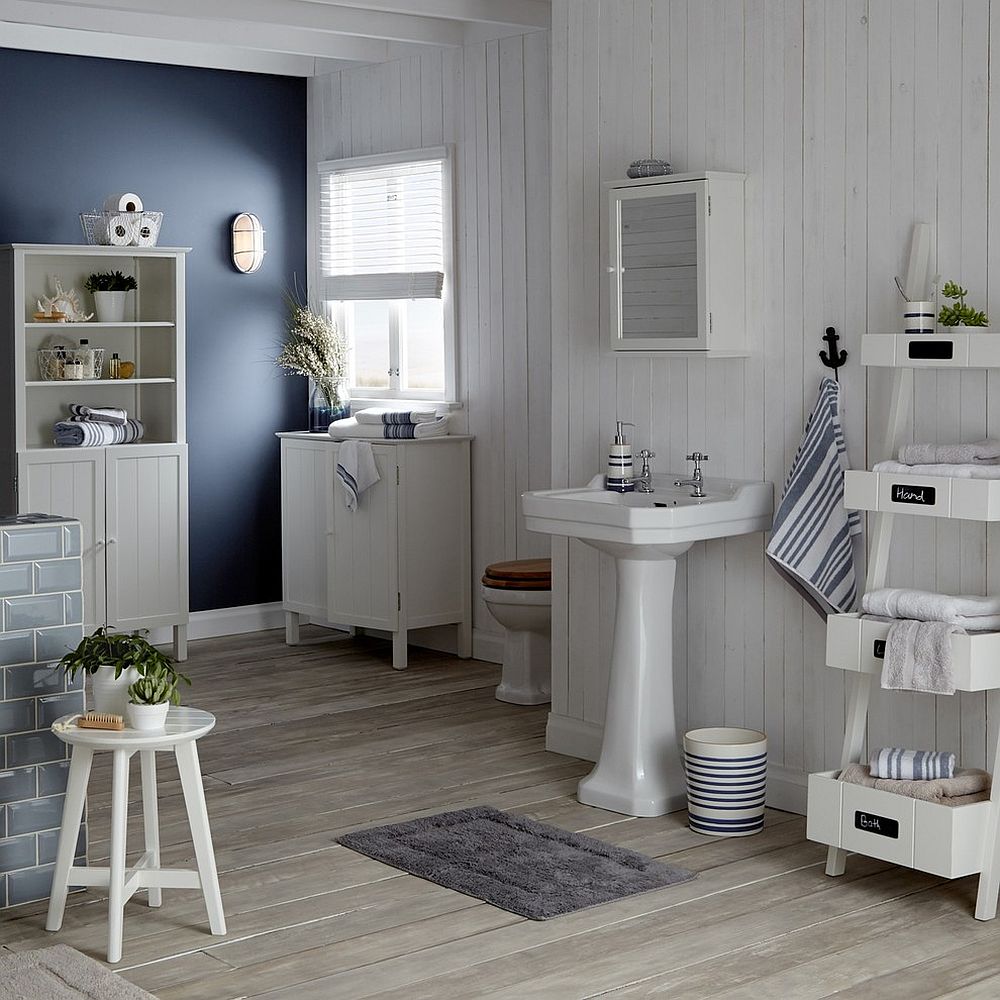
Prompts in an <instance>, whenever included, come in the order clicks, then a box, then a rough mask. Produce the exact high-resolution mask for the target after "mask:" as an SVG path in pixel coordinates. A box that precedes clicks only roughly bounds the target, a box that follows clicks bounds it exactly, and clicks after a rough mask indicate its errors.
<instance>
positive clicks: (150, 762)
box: [139, 750, 163, 906]
mask: <svg viewBox="0 0 1000 1000" xmlns="http://www.w3.org/2000/svg"><path fill="white" fill-rule="evenodd" d="M139 763H140V765H141V768H142V831H143V835H144V840H145V844H146V853H147V854H148V855H149V867H150V868H151V869H154V868H159V867H160V820H159V815H158V808H157V804H156V751H155V750H140V751H139ZM147 893H148V898H149V905H150V906H159V905H160V904H161V903H162V902H163V897H162V894H161V891H160V889H159V888H154V887H153V886H150V887H149V889H148V890H147Z"/></svg>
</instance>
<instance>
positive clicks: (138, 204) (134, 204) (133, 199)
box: [104, 191, 142, 212]
mask: <svg viewBox="0 0 1000 1000" xmlns="http://www.w3.org/2000/svg"><path fill="white" fill-rule="evenodd" d="M104 211H105V212H141V211H142V199H141V198H140V197H139V196H138V195H137V194H135V193H134V192H133V191H125V192H123V193H122V194H109V195H108V196H107V198H105V199H104Z"/></svg>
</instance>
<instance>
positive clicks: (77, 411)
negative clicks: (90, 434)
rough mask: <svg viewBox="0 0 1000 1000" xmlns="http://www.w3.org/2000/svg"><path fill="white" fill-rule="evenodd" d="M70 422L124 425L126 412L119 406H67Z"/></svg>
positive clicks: (71, 404) (72, 404)
mask: <svg viewBox="0 0 1000 1000" xmlns="http://www.w3.org/2000/svg"><path fill="white" fill-rule="evenodd" d="M69 412H70V420H96V421H98V422H99V423H102V424H124V423H125V421H126V420H128V412H127V411H125V410H123V409H122V408H121V407H120V406H84V405H83V403H70V404H69Z"/></svg>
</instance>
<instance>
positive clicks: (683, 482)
mask: <svg viewBox="0 0 1000 1000" xmlns="http://www.w3.org/2000/svg"><path fill="white" fill-rule="evenodd" d="M687 460H688V461H689V462H694V472H693V473H692V474H691V478H690V479H675V480H674V486H692V487H694V488H693V489H692V490H691V496H693V497H703V496H704V495H705V478H704V476H702V474H701V463H702V462H707V461H708V455H703V454H702V453H701V452H700V451H695V452H692V453H691V454H690V455H688V456H687Z"/></svg>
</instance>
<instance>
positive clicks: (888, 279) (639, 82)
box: [550, 0, 1000, 804]
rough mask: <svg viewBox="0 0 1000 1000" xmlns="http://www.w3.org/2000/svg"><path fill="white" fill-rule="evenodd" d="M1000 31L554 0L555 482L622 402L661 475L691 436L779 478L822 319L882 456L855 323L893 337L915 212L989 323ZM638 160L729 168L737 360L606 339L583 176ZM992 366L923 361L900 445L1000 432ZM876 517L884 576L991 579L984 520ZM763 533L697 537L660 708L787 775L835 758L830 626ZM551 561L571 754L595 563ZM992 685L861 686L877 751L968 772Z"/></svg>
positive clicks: (591, 710) (973, 8) (944, 3)
mask: <svg viewBox="0 0 1000 1000" xmlns="http://www.w3.org/2000/svg"><path fill="white" fill-rule="evenodd" d="M998 43H1000V17H993V18H991V16H990V4H989V2H988V0H964V2H962V0H940V2H939V0H877V2H866V0H553V28H552V68H553V84H552V134H553V154H552V174H553V176H552V193H553V206H552V215H553V221H552V251H553V282H552V302H553V329H552V344H553V346H552V364H553V454H552V462H553V479H554V484H555V485H561V484H578V483H582V482H584V481H586V479H588V478H589V477H590V476H592V475H593V474H594V473H595V472H597V471H599V470H600V469H601V463H602V459H603V457H604V455H605V445H606V443H607V441H608V440H610V435H611V432H612V429H613V426H614V420H615V417H616V416H617V417H620V418H622V419H625V420H632V421H634V422H635V423H636V425H637V427H636V432H635V443H636V447H637V448H638V447H642V446H648V447H651V448H652V449H653V450H654V451H655V452H656V453H657V456H658V457H657V461H656V467H657V468H659V469H661V470H663V469H672V470H684V469H685V468H686V466H685V463H684V461H683V459H684V454H685V452H687V451H690V450H691V449H693V448H701V450H703V451H707V452H708V453H709V454H710V455H711V456H712V458H711V462H710V464H709V466H708V469H709V474H710V475H713V474H714V475H726V476H733V477H745V478H763V479H768V480H771V481H772V482H774V483H775V484H776V487H777V489H778V491H780V487H781V484H782V483H783V481H784V477H785V474H786V471H787V469H788V466H789V463H790V461H791V459H792V456H793V454H794V452H795V449H796V447H797V445H798V442H799V438H800V436H801V431H802V426H803V421H804V418H805V416H806V415H807V413H808V410H809V409H810V408H811V406H812V404H813V402H814V399H815V394H816V390H817V387H818V382H819V379H820V377H821V375H822V374H823V373H824V371H825V369H823V368H822V367H821V366H820V364H819V361H818V358H817V351H818V350H819V349H820V348H821V347H822V346H823V345H822V343H821V341H820V338H821V336H822V334H823V331H824V328H825V327H826V326H828V325H832V326H835V327H836V328H837V330H838V331H839V332H840V333H841V334H842V336H843V338H844V339H843V341H842V346H846V348H847V349H848V351H850V352H851V356H850V360H849V362H848V364H847V366H846V368H845V369H842V372H841V382H842V384H843V387H844V398H845V411H846V412H845V430H846V434H847V439H848V447H849V450H850V455H851V458H852V461H853V462H854V463H855V465H858V466H860V465H862V464H863V463H864V462H865V461H866V459H867V460H868V461H874V460H877V459H878V458H880V457H882V456H880V455H878V454H876V453H875V452H876V450H877V448H876V445H875V442H877V441H879V440H880V438H881V431H880V429H881V426H882V423H883V421H884V410H883V406H882V405H880V403H881V402H882V401H883V400H884V396H885V394H886V388H887V375H886V373H884V372H875V371H873V372H872V373H870V374H868V373H866V372H865V371H864V370H863V369H862V368H861V367H860V364H859V353H860V352H859V350H858V337H859V335H860V334H861V333H862V332H864V331H865V329H870V330H872V331H878V330H882V331H885V330H891V329H894V328H895V320H896V315H897V312H898V296H897V293H896V292H895V289H894V286H893V284H892V275H893V274H897V273H902V270H903V266H904V261H905V256H906V251H907V247H908V241H909V233H910V229H911V226H912V223H913V222H914V221H915V220H920V221H926V222H930V223H932V224H933V227H934V254H933V258H932V273H933V272H934V271H936V270H940V271H941V273H942V274H943V275H944V277H946V278H956V279H959V280H961V281H962V283H963V284H965V285H967V286H969V287H970V288H971V290H972V295H973V297H974V298H975V299H977V300H978V301H980V302H981V301H982V300H984V299H987V290H988V291H989V296H988V298H989V301H988V303H987V305H988V308H990V307H991V308H992V311H993V312H994V313H997V312H1000V282H998V280H997V278H996V277H995V275H996V271H997V267H998V263H1000V210H995V209H994V210H991V205H990V200H989V190H990V185H991V182H993V183H997V181H1000V177H998V178H996V180H995V179H994V175H995V174H996V173H997V171H1000V149H998V150H997V152H996V153H995V154H994V155H993V156H991V155H990V154H991V152H992V147H993V146H994V145H998V144H1000V122H998V121H997V116H998V114H1000V104H998V103H997V102H993V103H992V104H991V102H990V101H989V88H988V73H989V61H990V60H989V56H990V48H991V44H992V45H997V44H998ZM998 51H1000V50H998ZM991 126H993V127H992V128H991ZM650 154H652V155H657V156H663V157H665V158H667V159H669V160H670V161H671V163H672V164H673V166H674V168H675V170H679V171H684V170H701V169H706V168H711V169H717V170H735V171H742V172H745V173H746V175H747V183H746V193H747V207H746V220H745V221H746V234H747V258H746V278H747V288H748V306H749V315H748V319H749V337H750V342H751V345H752V348H753V355H752V357H750V358H749V359H747V360H744V361H736V360H728V361H702V360H683V359H674V360H669V359H666V358H664V359H662V360H661V359H659V358H656V359H652V360H650V359H640V358H615V357H612V356H610V355H608V354H606V353H602V351H601V348H600V341H601V337H600V330H599V325H600V323H602V322H604V317H605V314H606V281H605V275H604V273H603V271H604V269H603V266H602V265H603V263H604V260H605V254H604V251H605V247H606V239H607V233H606V232H605V221H604V213H603V210H602V200H601V199H602V195H601V188H600V184H601V182H602V181H604V180H611V179H615V178H619V177H621V176H623V175H624V171H625V168H626V166H627V164H628V163H629V161H630V160H632V159H634V158H635V157H638V156H646V155H650ZM998 318H1000V317H998ZM997 377H998V376H996V375H994V374H990V375H989V376H986V375H985V374H983V373H975V372H970V373H943V374H935V373H931V372H922V373H918V376H917V390H916V392H917V396H916V398H917V400H918V404H917V412H918V416H917V423H916V426H917V431H916V433H917V436H918V437H919V438H921V439H924V440H926V439H939V440H942V441H944V440H958V439H959V438H966V439H969V438H975V437H981V436H983V435H984V434H985V433H986V432H987V430H992V431H993V432H997V431H998V430H1000V414H998V413H997V412H996V407H995V406H994V405H991V404H992V400H993V399H994V398H996V387H997V383H996V381H995V380H996V378H997ZM866 384H867V386H868V390H869V393H868V395H869V398H870V399H871V400H872V401H873V402H872V404H871V407H870V409H871V413H870V415H869V419H868V420H866V415H865V398H866ZM990 390H992V391H990ZM866 433H867V435H868V438H869V440H870V441H871V442H872V446H871V448H866ZM866 451H868V452H870V454H866ZM897 520H898V521H901V522H902V524H901V526H900V528H899V531H898V534H897V536H896V539H897V542H896V548H895V552H896V556H895V558H894V562H893V569H892V574H891V577H890V582H899V583H906V582H908V581H912V582H913V583H914V584H915V585H918V586H926V587H935V588H941V589H944V590H950V591H952V592H960V591H961V592H982V591H983V590H984V589H986V588H987V586H988V585H989V587H991V588H992V589H993V590H994V591H995V590H997V589H998V588H1000V571H998V570H996V569H989V570H988V568H987V567H988V559H987V555H988V551H989V550H988V548H987V542H988V541H989V543H990V544H991V545H995V544H996V542H997V536H996V535H995V534H993V531H992V529H991V532H990V535H989V537H988V538H987V533H986V531H985V529H983V528H982V527H981V526H978V525H974V524H964V525H959V524H956V523H949V522H939V521H935V520H932V519H929V518H925V519H920V518H911V519H906V518H900V519H897ZM907 521H909V522H911V523H909V524H907V523H906V522H907ZM763 545H764V539H763V536H760V535H757V536H751V537H747V538H741V539H734V540H731V541H717V542H711V543H707V544H700V545H696V546H695V547H694V548H693V549H692V550H691V551H690V553H689V554H688V556H687V557H686V567H683V566H682V568H681V571H680V572H679V574H678V591H679V593H678V597H677V604H676V609H675V610H676V615H677V619H678V627H677V629H676V649H675V655H676V657H677V663H678V664H679V669H678V670H677V681H676V686H677V696H678V698H677V701H678V704H679V706H680V709H679V711H680V712H681V715H682V718H680V719H679V720H678V721H679V724H680V725H681V726H685V725H688V726H696V725H708V724H716V725H719V724H729V725H746V726H751V727H761V728H764V729H765V730H766V731H767V733H768V736H769V739H770V751H771V760H772V763H776V764H777V765H778V770H779V772H780V770H781V768H782V766H783V767H784V768H787V769H788V771H789V776H790V777H793V778H794V774H795V773H796V772H803V771H809V770H815V769H818V768H820V767H822V766H824V765H829V766H833V765H834V764H835V763H836V761H837V759H838V758H839V752H840V742H841V737H842V727H843V717H844V700H843V699H844V691H843V683H842V678H841V675H840V673H839V672H838V671H835V670H830V669H827V668H825V667H824V666H823V650H824V636H825V629H824V624H823V622H822V621H821V620H820V618H819V617H818V616H817V615H816V614H815V613H814V612H813V611H812V610H810V609H808V608H806V607H805V605H804V604H803V602H802V601H801V600H800V599H799V598H798V597H797V596H796V595H795V594H794V593H793V592H792V590H791V589H790V588H789V587H788V586H787V585H786V584H785V583H783V582H782V581H781V580H780V579H779V578H778V576H777V575H776V574H775V573H774V572H773V571H772V570H771V569H770V567H769V566H768V565H767V564H766V561H765V558H764V554H763ZM553 555H554V557H555V561H556V572H557V575H558V577H559V582H560V583H561V588H560V589H559V590H557V592H556V594H555V595H554V624H553V654H554V666H553V680H554V698H553V719H552V724H551V725H550V745H552V746H554V747H556V748H560V747H561V748H564V749H570V748H574V747H575V748H576V749H577V750H580V749H585V748H586V746H585V745H586V744H588V742H590V739H591V738H592V737H593V735H594V732H595V731H596V728H595V727H596V726H599V724H600V722H601V720H602V717H603V712H604V697H605V689H606V683H607V682H606V663H607V662H608V656H609V643H610V636H611V612H612V609H613V603H614V579H613V567H612V566H611V564H610V562H609V561H607V560H606V559H605V558H604V557H600V556H598V554H597V553H596V552H594V551H592V550H590V549H587V548H586V547H584V546H583V545H580V544H579V543H576V542H573V543H570V544H569V545H568V546H567V545H566V544H564V543H557V544H556V545H555V546H554V549H553ZM567 579H568V580H569V581H570V582H571V585H570V587H569V594H568V596H567V593H566V586H565V581H566V580H567ZM994 697H995V696H990V697H989V698H987V697H982V696H970V695H962V696H956V697H954V698H938V699H932V698H930V697H928V696H924V695H894V696H892V697H891V698H890V697H888V696H884V695H883V694H882V693H881V692H879V693H878V694H877V695H876V696H875V699H874V708H873V717H872V722H871V725H870V737H869V738H870V741H871V742H872V743H874V744H876V745H879V744H884V743H894V744H897V745H906V746H915V747H930V746H933V745H935V744H937V745H939V746H940V747H941V748H946V749H954V750H956V751H960V752H961V758H962V762H963V763H964V764H966V765H973V766H974V765H980V766H981V765H982V764H983V763H984V761H985V756H986V755H985V747H986V737H987V718H989V720H990V723H991V725H990V726H989V729H990V738H991V739H992V738H993V737H994V736H995V728H996V725H995V720H996V718H997V716H998V713H997V711H996V710H995V709H996V708H997V707H1000V701H998V702H995V703H994V701H993V700H992V699H993V698H994ZM990 707H992V708H994V711H992V712H990V713H988V712H987V709H988V708H990ZM581 723H582V725H581ZM786 791H787V790H786ZM785 801H788V802H789V803H791V804H795V803H796V801H798V802H800V801H801V799H799V800H795V798H794V796H793V797H792V798H790V799H789V798H787V797H786V798H785Z"/></svg>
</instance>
